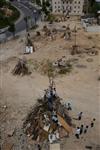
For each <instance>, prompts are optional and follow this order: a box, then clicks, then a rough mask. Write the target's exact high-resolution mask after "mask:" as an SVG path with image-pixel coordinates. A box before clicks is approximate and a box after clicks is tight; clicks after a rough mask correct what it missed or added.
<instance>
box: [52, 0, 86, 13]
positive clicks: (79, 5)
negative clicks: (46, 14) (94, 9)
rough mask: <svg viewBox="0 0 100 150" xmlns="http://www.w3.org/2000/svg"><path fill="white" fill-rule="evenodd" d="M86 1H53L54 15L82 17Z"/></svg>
mask: <svg viewBox="0 0 100 150" xmlns="http://www.w3.org/2000/svg"><path fill="white" fill-rule="evenodd" d="M83 6H84V0H52V12H53V14H66V15H67V14H69V15H82V14H83Z"/></svg>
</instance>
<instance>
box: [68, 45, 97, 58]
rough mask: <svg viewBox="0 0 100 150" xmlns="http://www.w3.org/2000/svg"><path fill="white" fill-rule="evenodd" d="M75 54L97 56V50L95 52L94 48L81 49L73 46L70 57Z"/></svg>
mask: <svg viewBox="0 0 100 150" xmlns="http://www.w3.org/2000/svg"><path fill="white" fill-rule="evenodd" d="M76 54H88V55H90V56H95V55H98V50H96V49H95V48H94V47H91V48H81V47H79V46H78V45H73V46H72V50H71V55H76Z"/></svg>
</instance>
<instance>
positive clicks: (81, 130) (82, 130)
mask: <svg viewBox="0 0 100 150" xmlns="http://www.w3.org/2000/svg"><path fill="white" fill-rule="evenodd" d="M95 120H96V119H95V118H94V119H93V120H92V121H91V123H90V125H86V126H84V125H83V124H82V125H81V126H80V127H77V129H76V133H75V136H76V138H77V139H79V138H80V135H82V134H86V133H87V131H88V129H89V128H93V127H94V122H95Z"/></svg>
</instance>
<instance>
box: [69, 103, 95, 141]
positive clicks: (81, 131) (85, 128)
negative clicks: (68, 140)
mask: <svg viewBox="0 0 100 150" xmlns="http://www.w3.org/2000/svg"><path fill="white" fill-rule="evenodd" d="M66 107H67V110H68V111H70V110H72V106H71V104H70V103H68V104H67V106H66ZM82 116H83V112H80V113H79V114H78V118H77V120H79V121H80V120H81V119H82ZM95 120H96V119H95V118H93V120H92V121H91V123H90V125H86V126H84V125H83V124H82V125H81V126H80V127H77V129H76V133H75V136H76V138H77V139H79V138H80V135H82V134H86V133H87V131H88V129H89V128H93V127H94V123H95Z"/></svg>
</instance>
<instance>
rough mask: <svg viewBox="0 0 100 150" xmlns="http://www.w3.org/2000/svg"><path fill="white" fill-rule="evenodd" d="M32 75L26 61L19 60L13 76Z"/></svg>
mask: <svg viewBox="0 0 100 150" xmlns="http://www.w3.org/2000/svg"><path fill="white" fill-rule="evenodd" d="M30 73H31V72H30V71H29V69H28V66H27V60H26V59H19V60H18V62H17V64H16V66H15V68H14V69H13V70H12V74H13V75H29V74H30Z"/></svg>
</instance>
